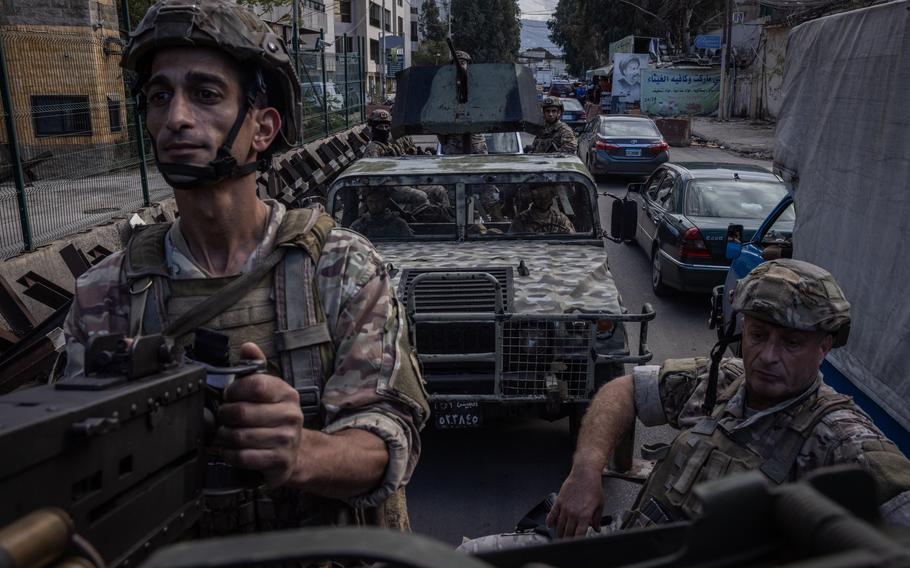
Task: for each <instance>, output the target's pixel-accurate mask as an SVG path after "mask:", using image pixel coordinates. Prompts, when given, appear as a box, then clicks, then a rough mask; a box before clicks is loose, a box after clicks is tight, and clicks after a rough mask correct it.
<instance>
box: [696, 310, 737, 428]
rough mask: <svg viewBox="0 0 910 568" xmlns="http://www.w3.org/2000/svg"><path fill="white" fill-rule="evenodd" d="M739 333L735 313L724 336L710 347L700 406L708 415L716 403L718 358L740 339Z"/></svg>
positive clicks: (718, 372)
mask: <svg viewBox="0 0 910 568" xmlns="http://www.w3.org/2000/svg"><path fill="white" fill-rule="evenodd" d="M742 337H743V335H742V334H741V333H736V314H735V313H734V314H733V317H732V318H730V324H729V325H728V326H727V328H726V329H725V330H724V337H723V339H721V340H720V341H718V342H717V343H715V344H714V347H712V348H711V367H710V369H709V370H708V384H707V386H706V388H705V402H704V404H703V406H702V409H703V411H704V413H705V414H706V415H708V416H710V415H711V413H712V412H713V411H714V406H715V405H716V404H717V378H718V375H719V374H720V360H721V359H723V357H724V351H726V350H727V346H728V345H730V344H731V343H735V342H737V341H739V340H740V339H742Z"/></svg>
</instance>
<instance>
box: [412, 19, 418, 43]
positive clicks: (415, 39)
mask: <svg viewBox="0 0 910 568" xmlns="http://www.w3.org/2000/svg"><path fill="white" fill-rule="evenodd" d="M411 41H417V22H415V21H414V20H411Z"/></svg>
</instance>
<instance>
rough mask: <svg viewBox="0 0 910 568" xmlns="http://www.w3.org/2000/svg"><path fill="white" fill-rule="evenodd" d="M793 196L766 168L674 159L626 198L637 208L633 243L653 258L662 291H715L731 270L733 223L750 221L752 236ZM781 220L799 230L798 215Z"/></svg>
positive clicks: (747, 229) (746, 226)
mask: <svg viewBox="0 0 910 568" xmlns="http://www.w3.org/2000/svg"><path fill="white" fill-rule="evenodd" d="M786 193H787V190H786V187H785V186H784V183H783V181H781V179H780V178H779V177H777V176H776V175H774V174H772V173H771V172H769V171H768V170H766V169H764V168H761V167H758V166H752V165H747V164H726V163H715V162H682V163H666V164H663V165H662V166H660V167H659V168H658V169H657V170H655V172H654V173H653V174H651V176H650V177H649V178H648V179H647V181H645V182H644V183H633V184H629V191H628V193H627V195H626V197H625V198H624V199H625V200H627V201H632V202H634V203H635V204H636V207H635V208H634V210H635V221H634V223H635V237H634V239H632V238H629V240H628V242H630V243H631V242H632V241H633V240H634V241H636V242H638V244H639V246H641V247H642V249H644V251H645V252H646V253H647V254H648V255H649V257H650V259H651V285H652V287H653V288H654V292H655V293H656V294H658V295H662V294H665V293H667V292H669V291H670V289H671V288H672V289H677V290H683V291H686V292H709V291H710V290H711V289H712V288H713V287H714V286H717V285H718V284H722V283H723V282H724V278H725V277H726V274H727V270H728V268H729V267H730V261H729V260H728V259H727V258H725V254H724V253H725V248H726V238H727V228H728V227H729V226H730V225H731V224H735V225H742V227H743V234H742V235H739V238H740V239H741V240H742V241H743V242H745V241H748V240H749V239H750V238H751V236H752V233H754V232H755V231H756V230H757V229H758V227H759V225H761V222H762V220H763V219H764V218H765V217H767V216H768V213H770V212H771V210H772V209H774V207H775V206H776V205H777V204H778V202H780V200H781V198H782V197H783V196H784V195H786ZM629 211H630V212H631V209H630V210H629ZM781 221H788V222H789V225H788V226H789V230H790V231H792V225H793V219H792V218H791V219H789V220H785V219H782V220H781ZM627 222H628V223H631V220H627ZM628 226H632V225H631V224H630V225H628Z"/></svg>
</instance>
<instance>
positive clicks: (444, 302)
mask: <svg viewBox="0 0 910 568" xmlns="http://www.w3.org/2000/svg"><path fill="white" fill-rule="evenodd" d="M428 272H437V273H438V272H464V273H468V272H486V273H488V274H491V275H492V276H493V277H494V278H496V279H497V280H498V281H499V284H500V293H501V294H502V305H503V306H504V307H505V309H506V311H509V310H511V307H512V296H513V294H512V286H513V284H512V267H511V266H486V267H480V268H473V269H471V270H458V269H445V268H442V269H432V270H421V269H413V268H405V269H404V271H403V272H402V274H401V282H400V284H399V287H398V296H399V297H400V298H401V301H402V302H403V303H404V304H405V305H407V301H408V298H407V293H408V289H409V288H410V285H411V282H412V281H413V280H414V278H416V277H417V276H418V275H420V274H425V273H428ZM414 295H415V305H414V309H415V312H416V313H465V312H492V311H494V310H495V307H496V292H495V287H494V286H493V284H492V283H491V282H488V281H486V280H470V279H468V278H465V279H464V280H461V279H452V280H429V281H426V280H425V281H423V282H420V283H418V284H417V287H416V288H415V290H414Z"/></svg>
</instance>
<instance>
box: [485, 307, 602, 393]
mask: <svg viewBox="0 0 910 568" xmlns="http://www.w3.org/2000/svg"><path fill="white" fill-rule="evenodd" d="M591 331H592V330H591V322H589V321H577V322H556V321H533V322H528V321H522V322H506V323H505V325H504V326H503V332H502V335H503V337H502V393H503V395H506V396H509V395H512V396H528V395H545V394H546V393H547V391H548V387H547V378H548V376H549V377H550V379H551V381H552V380H553V379H555V380H556V381H562V382H564V383H565V388H566V390H567V392H566V393H565V394H566V395H567V396H568V397H569V398H587V396H588V392H587V379H588V369H589V366H590V365H591V362H590V361H591V347H590V341H591V336H592V333H591ZM560 388H561V387H560Z"/></svg>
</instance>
